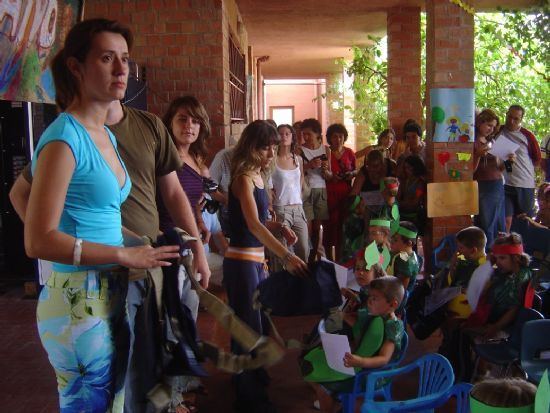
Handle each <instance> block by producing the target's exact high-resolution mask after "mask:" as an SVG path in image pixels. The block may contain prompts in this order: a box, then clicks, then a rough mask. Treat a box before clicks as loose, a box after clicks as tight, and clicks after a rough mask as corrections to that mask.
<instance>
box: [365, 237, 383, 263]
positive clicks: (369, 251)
mask: <svg viewBox="0 0 550 413" xmlns="http://www.w3.org/2000/svg"><path fill="white" fill-rule="evenodd" d="M365 262H366V263H367V266H366V268H367V270H370V269H371V267H372V266H373V265H374V264H379V263H380V252H378V246H377V245H376V241H372V242H371V243H370V244H369V245H368V246H367V248H365Z"/></svg>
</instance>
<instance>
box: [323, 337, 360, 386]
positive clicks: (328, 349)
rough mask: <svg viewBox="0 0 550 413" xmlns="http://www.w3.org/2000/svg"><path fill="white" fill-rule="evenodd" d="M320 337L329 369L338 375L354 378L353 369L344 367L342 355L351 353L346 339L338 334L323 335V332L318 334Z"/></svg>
mask: <svg viewBox="0 0 550 413" xmlns="http://www.w3.org/2000/svg"><path fill="white" fill-rule="evenodd" d="M320 336H321V343H322V344H323V350H324V352H325V357H326V358H327V364H328V365H329V367H330V368H331V369H333V370H336V371H339V372H340V373H344V374H349V375H350V376H355V370H354V369H353V367H346V366H344V355H345V354H346V353H351V348H350V345H349V340H348V337H347V336H344V335H340V334H330V333H325V332H324V331H321V332H320Z"/></svg>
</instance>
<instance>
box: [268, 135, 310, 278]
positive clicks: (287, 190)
mask: <svg viewBox="0 0 550 413" xmlns="http://www.w3.org/2000/svg"><path fill="white" fill-rule="evenodd" d="M277 131H278V132H279V135H280V137H281V142H280V143H279V146H278V148H277V157H276V158H275V162H273V169H272V174H271V182H272V184H273V208H274V210H275V216H276V218H277V221H278V222H280V223H282V224H283V231H286V230H287V228H290V229H291V230H292V231H294V233H295V234H296V237H297V242H296V244H294V252H295V253H296V255H298V257H300V258H301V259H302V260H303V261H305V260H307V255H308V252H309V236H308V231H307V220H306V216H305V213H304V208H303V207H302V188H303V185H304V170H303V161H302V158H301V157H300V156H298V155H296V154H295V149H296V144H297V142H296V133H295V131H294V128H293V127H292V126H290V125H286V124H283V125H279V127H278V128H277ZM278 238H279V241H282V242H284V234H283V233H281V234H280V236H279V237H278ZM272 264H273V263H272ZM276 267H277V266H276ZM279 267H280V266H279ZM272 269H273V267H272Z"/></svg>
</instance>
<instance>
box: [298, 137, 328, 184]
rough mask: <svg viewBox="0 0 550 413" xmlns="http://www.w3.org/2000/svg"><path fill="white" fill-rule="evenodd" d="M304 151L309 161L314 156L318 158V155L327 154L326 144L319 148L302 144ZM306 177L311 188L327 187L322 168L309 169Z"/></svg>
mask: <svg viewBox="0 0 550 413" xmlns="http://www.w3.org/2000/svg"><path fill="white" fill-rule="evenodd" d="M302 151H303V152H304V155H305V157H306V160H307V161H308V162H309V161H311V160H312V159H313V158H317V157H318V156H321V155H326V154H327V150H326V148H325V145H321V146H319V147H318V148H317V149H309V148H306V147H305V146H302ZM306 178H307V181H308V183H309V186H310V188H326V187H327V184H326V182H325V179H324V178H323V175H321V168H315V169H308V170H307V171H306Z"/></svg>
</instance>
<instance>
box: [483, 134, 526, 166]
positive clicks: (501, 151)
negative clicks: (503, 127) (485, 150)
mask: <svg viewBox="0 0 550 413" xmlns="http://www.w3.org/2000/svg"><path fill="white" fill-rule="evenodd" d="M518 148H519V145H518V144H517V143H515V142H512V141H511V140H510V139H508V138H507V137H506V136H503V135H500V136H499V137H498V139H497V140H495V142H494V143H493V147H492V148H491V149H489V153H490V154H491V155H493V156H496V157H497V158H500V159H502V160H503V161H505V160H507V159H508V155H510V154H512V153H516V151H517V150H518Z"/></svg>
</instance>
